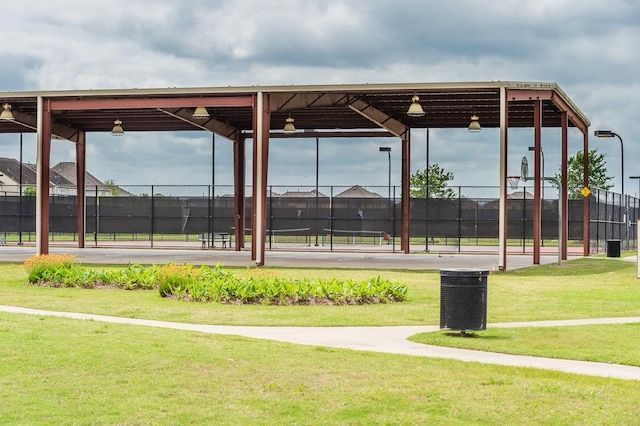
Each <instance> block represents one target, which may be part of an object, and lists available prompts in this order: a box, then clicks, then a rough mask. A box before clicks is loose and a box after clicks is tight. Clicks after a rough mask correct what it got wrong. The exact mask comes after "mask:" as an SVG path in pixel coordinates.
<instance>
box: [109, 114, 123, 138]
mask: <svg viewBox="0 0 640 426" xmlns="http://www.w3.org/2000/svg"><path fill="white" fill-rule="evenodd" d="M111 134H112V135H113V136H122V135H124V129H123V128H122V121H121V120H120V119H117V118H116V119H115V121H114V122H113V129H111Z"/></svg>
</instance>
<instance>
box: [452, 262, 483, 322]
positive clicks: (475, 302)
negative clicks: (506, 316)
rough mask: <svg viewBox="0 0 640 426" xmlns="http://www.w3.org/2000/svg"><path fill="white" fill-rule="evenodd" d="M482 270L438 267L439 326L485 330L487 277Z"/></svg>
mask: <svg viewBox="0 0 640 426" xmlns="http://www.w3.org/2000/svg"><path fill="white" fill-rule="evenodd" d="M488 275H489V271H488V270H482V269H461V268H456V269H441V270H440V328H441V329H448V330H460V331H462V332H465V331H467V330H486V329H487V276H488Z"/></svg>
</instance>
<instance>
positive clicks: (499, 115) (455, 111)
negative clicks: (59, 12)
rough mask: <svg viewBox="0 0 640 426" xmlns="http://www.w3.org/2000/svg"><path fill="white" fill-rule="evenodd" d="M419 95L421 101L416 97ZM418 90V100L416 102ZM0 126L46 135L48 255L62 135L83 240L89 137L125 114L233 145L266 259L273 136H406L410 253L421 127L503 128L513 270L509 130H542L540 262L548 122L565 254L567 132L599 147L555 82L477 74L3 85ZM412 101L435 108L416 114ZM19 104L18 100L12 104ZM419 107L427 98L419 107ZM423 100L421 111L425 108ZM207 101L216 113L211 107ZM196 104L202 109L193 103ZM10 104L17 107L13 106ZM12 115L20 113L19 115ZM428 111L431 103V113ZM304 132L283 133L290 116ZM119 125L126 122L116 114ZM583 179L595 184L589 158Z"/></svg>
mask: <svg viewBox="0 0 640 426" xmlns="http://www.w3.org/2000/svg"><path fill="white" fill-rule="evenodd" d="M416 97H417V98H416ZM412 99H413V101H412ZM0 102H2V104H4V106H3V116H2V118H1V119H0V133H24V132H36V133H37V145H38V146H37V153H38V154H37V170H38V186H37V214H36V246H37V253H38V254H46V253H48V252H49V192H48V182H49V168H50V164H49V163H50V154H51V140H52V138H59V139H65V140H68V141H70V142H72V143H74V144H75V146H76V165H77V176H78V179H77V186H78V187H77V193H78V200H80V201H79V202H78V205H77V217H78V222H77V229H78V235H79V240H78V247H79V248H84V246H85V241H84V235H85V232H84V230H85V220H86V219H85V204H84V202H82V200H84V199H85V182H84V176H85V152H86V144H87V143H89V142H90V139H89V136H88V135H90V134H92V133H96V132H111V131H112V129H113V128H114V122H115V121H116V120H119V121H120V123H119V124H120V125H121V126H122V127H123V128H124V129H125V130H126V132H151V131H154V132H156V131H159V132H172V131H189V130H205V131H209V132H212V133H213V134H215V135H218V136H221V137H224V138H226V139H228V140H230V141H231V143H233V147H234V148H233V157H234V159H233V163H234V179H233V181H234V188H235V189H234V197H235V201H234V210H235V240H236V245H235V249H236V250H241V249H242V248H243V247H244V245H245V244H244V243H245V228H247V227H249V228H251V229H252V238H253V240H252V244H251V259H252V260H253V261H255V263H256V264H257V265H264V264H265V241H266V205H267V168H268V158H269V139H270V138H273V137H293V138H302V137H336V136H340V137H370V136H391V137H397V138H399V139H400V140H401V146H402V160H401V161H402V165H401V178H402V179H401V180H402V189H401V209H400V210H401V218H400V222H401V235H400V236H401V250H402V251H403V252H405V253H408V252H409V223H410V220H409V177H410V169H409V165H410V155H411V152H410V151H411V150H410V147H411V144H410V142H411V129H412V128H467V127H468V125H469V122H470V119H471V117H472V116H477V117H479V120H480V121H481V123H482V127H484V128H491V127H493V128H499V129H500V132H499V140H497V141H496V143H499V144H500V159H499V163H500V164H499V168H498V170H499V174H500V182H501V187H500V216H499V222H500V223H499V227H500V228H499V229H500V231H499V239H500V242H499V260H498V265H499V267H500V269H502V270H504V269H506V267H507V265H506V261H507V255H506V254H507V251H506V241H507V203H506V194H507V153H508V129H509V128H513V127H519V128H522V127H527V128H533V130H534V141H533V146H534V147H535V152H534V168H533V169H534V173H533V177H534V180H535V181H534V217H533V241H534V248H533V257H534V259H533V263H534V264H539V263H540V240H541V226H540V221H541V197H540V195H541V194H540V190H541V178H542V176H541V168H540V163H541V161H540V159H541V158H540V157H541V130H542V128H543V127H555V128H561V129H562V130H561V135H562V136H561V144H562V146H561V152H562V162H561V170H562V176H563V178H562V180H563V182H562V188H563V190H562V194H561V209H562V213H563V214H562V217H563V218H565V219H564V220H563V223H562V224H561V226H560V230H561V232H560V233H561V238H562V244H561V247H562V253H561V255H562V258H563V259H566V257H567V252H566V247H567V245H566V241H567V228H568V226H567V222H566V218H567V210H568V201H567V190H566V187H567V186H566V174H567V173H566V170H567V159H568V152H567V150H568V148H567V146H568V142H567V140H568V129H569V128H570V127H575V128H577V129H578V130H579V131H580V132H581V133H582V135H583V150H584V152H588V127H589V125H590V123H589V121H588V119H587V118H586V117H585V116H584V114H583V113H582V112H581V111H580V110H579V109H578V108H577V107H576V105H575V104H574V103H573V102H572V101H571V99H570V98H569V97H568V96H567V95H566V94H565V93H564V92H563V91H562V90H561V89H560V87H559V86H558V85H557V84H555V83H536V82H501V81H497V82H468V83H464V82H461V83H396V84H352V85H299V86H294V85H292V86H247V87H204V88H167V89H122V90H84V91H83V90H73V91H31V92H4V93H2V92H0ZM412 102H413V103H414V104H415V103H419V107H418V110H420V109H421V110H422V111H424V114H421V113H418V114H411V115H408V114H407V111H408V109H409V107H411V106H412ZM7 105H8V106H7ZM414 107H416V105H414ZM420 107H421V108H420ZM204 109H206V110H204ZM196 110H197V113H196V114H194V112H196ZM5 111H8V112H5ZM9 112H10V114H9ZM420 112H421V111H420ZM287 121H288V122H289V123H291V124H293V123H295V125H294V127H295V129H296V131H295V132H286V133H285V132H283V130H282V129H283V126H284V125H285V123H286V122H287ZM116 124H117V123H116ZM248 139H250V140H251V141H252V144H251V146H252V151H253V152H252V154H253V159H254V161H253V170H252V173H251V179H252V185H251V187H252V194H251V202H252V209H251V211H252V217H251V218H246V217H245V213H244V212H245V205H244V204H245V193H244V192H245V183H246V182H245V179H246V177H245V176H246V174H247V173H246V172H247V171H246V166H245V164H246V162H245V155H246V153H245V149H246V148H245V146H246V144H245V143H244V142H245V141H246V140H248ZM584 168H585V174H584V186H585V187H586V186H587V183H588V162H587V156H585V164H584ZM584 206H585V207H584V209H583V211H584V213H583V235H584V255H585V256H586V255H588V254H589V221H588V201H587V200H586V199H585V201H584Z"/></svg>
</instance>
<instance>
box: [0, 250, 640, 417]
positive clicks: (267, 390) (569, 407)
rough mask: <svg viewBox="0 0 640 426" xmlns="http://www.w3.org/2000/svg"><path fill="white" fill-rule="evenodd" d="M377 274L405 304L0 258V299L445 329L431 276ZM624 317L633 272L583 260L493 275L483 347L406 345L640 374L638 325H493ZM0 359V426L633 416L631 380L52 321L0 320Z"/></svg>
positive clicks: (435, 277)
mask: <svg viewBox="0 0 640 426" xmlns="http://www.w3.org/2000/svg"><path fill="white" fill-rule="evenodd" d="M99 268H102V266H100V267H99ZM235 272H236V273H237V274H250V273H256V271H255V270H253V269H237V270H235ZM257 273H259V274H274V275H286V276H305V277H314V276H323V277H325V278H326V277H330V276H336V277H349V278H353V279H363V278H367V277H370V276H372V275H376V274H378V272H375V271H362V270H337V269H334V270H326V269H324V270H323V269H276V268H263V269H260V270H259V271H258V272H257ZM380 275H382V276H383V277H385V278H388V279H391V280H394V281H402V282H404V283H406V284H407V285H408V286H409V297H410V300H409V301H408V302H405V303H398V304H392V305H365V306H261V305H259V306H256V305H251V306H232V305H217V304H195V303H187V302H177V301H173V300H167V299H162V298H160V297H159V295H158V293H157V292H156V291H123V290H102V289H95V290H84V289H54V288H46V287H33V286H28V285H26V284H25V283H26V273H25V271H24V269H23V267H22V265H17V264H0V304H5V305H15V306H23V307H30V308H38V309H49V310H58V311H79V312H86V313H93V314H104V315H116V316H127V317H136V318H148V319H159V320H168V321H178V322H192V323H205V324H243V325H248V324H254V325H260V324H264V325H267V324H268V325H324V326H329V325H334V326H346V325H434V324H438V322H439V303H440V302H439V282H440V278H439V273H438V272H415V271H384V272H380ZM627 316H640V281H639V280H638V279H637V278H636V265H635V264H633V263H627V262H624V261H621V260H618V259H610V258H590V259H584V260H577V261H571V262H568V263H565V264H563V265H561V266H557V265H550V266H542V267H536V268H528V269H524V270H518V271H510V272H506V273H502V272H498V273H491V274H490V275H489V277H488V320H489V329H488V330H487V331H485V332H479V333H474V336H476V338H466V339H462V338H459V337H453V336H451V335H448V334H447V333H443V332H436V333H430V334H428V335H420V336H416V337H415V339H419V340H420V341H425V342H428V343H434V344H447V345H480V346H472V347H479V348H480V349H484V350H489V349H496V350H500V351H505V352H512V353H525V354H530V355H542V356H561V357H566V358H570V359H587V360H603V361H604V362H616V363H625V364H629V365H638V363H639V356H638V355H637V352H638V351H637V344H635V342H636V341H637V335H638V332H639V331H640V330H639V329H638V325H637V324H629V325H625V326H620V325H607V326H588V327H582V326H581V327H554V328H549V329H542V328H535V329H522V328H521V329H515V328H514V329H492V328H491V327H490V325H491V323H492V322H510V321H528V320H548V319H574V318H597V317H627ZM429 339H434V340H429ZM438 340H440V341H439V342H438ZM482 345H484V346H482ZM0 360H2V362H0V424H411V425H414V424H473V425H476V424H524V425H528V424H531V425H533V424H536V425H537V424H553V425H557V424H616V425H618V424H635V423H636V422H637V419H638V418H640V406H639V405H638V404H637V395H638V394H640V382H636V381H624V380H615V379H605V378H595V377H587V376H580V375H569V374H563V373H558V372H549V371H542V370H535V369H523V368H510V367H502V366H492V365H481V364H475V363H464V362H458V361H450V360H437V359H429V358H422V357H412V356H402V355H388V354H378V353H369V352H357V351H348V350H336V349H328V348H322V347H313V346H299V345H291V344H282V343H276V342H268V341H262V340H253V339H246V338H240V337H232V336H217V335H207V334H203V333H195V332H184V331H177V330H166V329H155V328H146V327H139V326H131V325H120V324H106V323H98V322H94V321H80V320H70V319H62V318H54V317H40V316H31V315H18V314H1V313H0Z"/></svg>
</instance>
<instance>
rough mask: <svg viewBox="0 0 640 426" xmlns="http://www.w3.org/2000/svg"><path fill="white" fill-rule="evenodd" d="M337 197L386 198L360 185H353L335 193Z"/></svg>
mask: <svg viewBox="0 0 640 426" xmlns="http://www.w3.org/2000/svg"><path fill="white" fill-rule="evenodd" d="M335 198H384V197H383V196H382V195H380V194H378V193H377V192H371V191H369V190H367V189H365V188H363V187H361V186H360V185H355V186H352V187H351V188H349V189H346V190H344V191H342V192H341V193H339V194H337V195H335Z"/></svg>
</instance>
